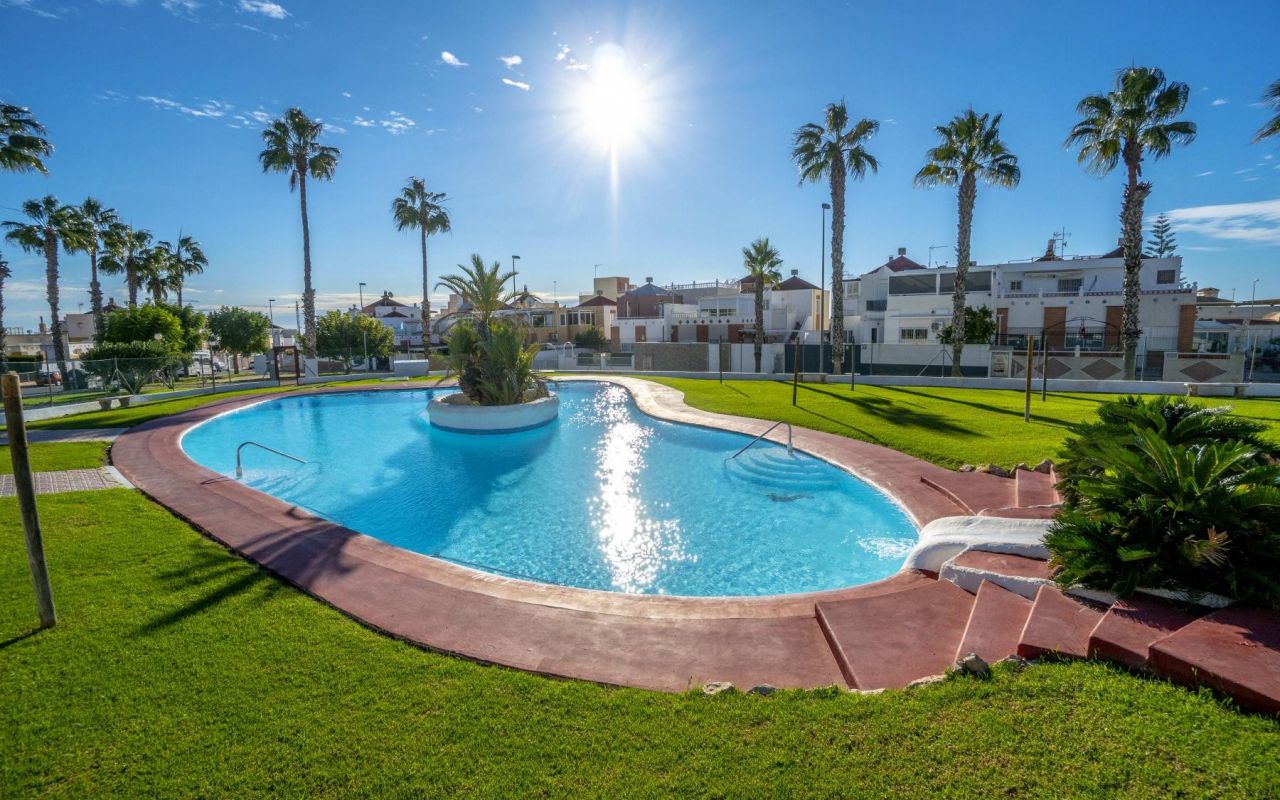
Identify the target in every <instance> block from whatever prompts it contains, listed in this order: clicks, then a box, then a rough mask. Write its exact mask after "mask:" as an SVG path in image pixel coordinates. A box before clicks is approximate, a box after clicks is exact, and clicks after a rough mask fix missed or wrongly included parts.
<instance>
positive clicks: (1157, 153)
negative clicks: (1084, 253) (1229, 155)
mask: <svg viewBox="0 0 1280 800" xmlns="http://www.w3.org/2000/svg"><path fill="white" fill-rule="evenodd" d="M1190 91H1191V90H1190V89H1189V88H1188V87H1187V85H1186V84H1185V83H1179V82H1177V81H1174V82H1172V83H1171V82H1169V81H1168V80H1167V79H1166V78H1165V76H1164V72H1163V71H1162V70H1159V69H1156V68H1154V67H1128V68H1126V69H1122V70H1120V71H1119V72H1118V73H1117V74H1116V83H1115V87H1114V88H1113V89H1112V90H1111V91H1109V92H1107V93H1106V94H1095V95H1089V96H1088V97H1086V98H1084V99H1083V100H1081V101H1080V103H1079V104H1078V105H1077V106H1076V113H1078V114H1079V115H1080V121H1079V122H1077V123H1076V124H1075V127H1073V128H1072V129H1071V133H1070V134H1068V136H1067V141H1066V146H1067V147H1068V148H1073V147H1075V148H1079V151H1078V153H1077V160H1078V161H1079V162H1080V163H1081V164H1083V165H1085V168H1086V169H1087V170H1088V171H1090V172H1092V173H1094V174H1096V175H1106V174H1108V173H1109V172H1111V171H1112V170H1113V169H1115V168H1116V167H1117V166H1118V165H1119V164H1120V163H1121V162H1123V163H1124V167H1125V171H1126V173H1127V175H1128V180H1127V181H1126V183H1125V189H1124V201H1123V203H1122V205H1121V210H1120V231H1121V238H1120V243H1121V248H1122V249H1123V252H1124V314H1123V316H1122V318H1121V323H1120V328H1121V330H1120V337H1121V340H1122V342H1123V343H1124V377H1125V379H1126V380H1133V378H1134V376H1135V374H1136V372H1137V353H1138V338H1139V337H1140V336H1141V335H1142V329H1141V328H1140V327H1139V326H1138V322H1139V321H1138V301H1139V292H1140V284H1139V282H1138V276H1139V272H1140V271H1141V269H1142V210H1143V206H1144V204H1145V203H1146V200H1147V195H1149V194H1150V193H1151V184H1150V183H1149V182H1147V181H1143V180H1141V178H1142V161H1143V158H1144V157H1145V156H1147V155H1150V156H1151V157H1152V158H1154V159H1160V158H1164V157H1165V156H1167V155H1169V153H1171V152H1173V148H1174V146H1175V145H1180V144H1190V143H1191V142H1192V141H1193V140H1194V139H1195V138H1196V124H1195V123H1194V122H1189V121H1187V120H1182V119H1177V117H1178V116H1179V115H1181V114H1182V112H1183V111H1184V110H1185V109H1186V107H1187V97H1188V96H1189V95H1190Z"/></svg>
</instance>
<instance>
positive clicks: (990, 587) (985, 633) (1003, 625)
mask: <svg viewBox="0 0 1280 800" xmlns="http://www.w3.org/2000/svg"><path fill="white" fill-rule="evenodd" d="M1031 605H1032V604H1031V601H1030V600H1028V599H1027V598H1025V597H1022V596H1021V595H1017V594H1014V593H1013V592H1010V591H1008V590H1007V589H1001V588H1000V587H999V586H997V585H996V584H994V583H992V582H990V581H983V582H982V585H981V586H979V587H978V594H977V596H976V597H975V598H974V601H973V608H972V609H971V610H970V612H969V622H968V624H967V625H965V629H964V635H963V636H962V637H961V639H960V646H959V647H958V648H956V660H957V661H958V660H960V659H961V658H964V657H965V656H966V655H968V654H969V653H976V654H977V655H978V656H980V657H981V658H982V660H983V661H986V662H987V663H988V664H990V663H993V662H996V661H999V660H1000V659H1002V658H1008V657H1009V656H1011V655H1014V654H1015V653H1016V652H1017V651H1018V639H1019V638H1020V637H1021V636H1022V629H1023V627H1025V626H1026V624H1027V615H1028V614H1030V613H1031Z"/></svg>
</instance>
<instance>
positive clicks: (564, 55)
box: [556, 44, 572, 61]
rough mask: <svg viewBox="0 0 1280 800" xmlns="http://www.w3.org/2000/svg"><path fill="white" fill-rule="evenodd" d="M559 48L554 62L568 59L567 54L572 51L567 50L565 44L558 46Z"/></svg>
mask: <svg viewBox="0 0 1280 800" xmlns="http://www.w3.org/2000/svg"><path fill="white" fill-rule="evenodd" d="M559 48H560V49H559V51H557V52H556V61H564V60H565V59H566V58H568V57H569V53H571V52H572V51H571V50H570V49H569V45H567V44H562V45H559Z"/></svg>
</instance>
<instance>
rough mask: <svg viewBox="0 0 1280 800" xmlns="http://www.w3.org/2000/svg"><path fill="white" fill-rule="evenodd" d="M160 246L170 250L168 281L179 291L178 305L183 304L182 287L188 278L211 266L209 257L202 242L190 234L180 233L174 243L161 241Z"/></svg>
mask: <svg viewBox="0 0 1280 800" xmlns="http://www.w3.org/2000/svg"><path fill="white" fill-rule="evenodd" d="M160 247H163V248H164V249H165V250H168V251H169V259H168V271H169V279H168V281H167V283H168V285H169V286H170V287H172V288H173V289H174V290H175V291H176V292H177V293H178V305H182V287H183V285H184V284H186V282H187V278H189V277H191V276H192V275H200V274H202V273H203V272H204V268H205V267H207V266H209V259H207V258H205V255H204V250H202V249H201V247H200V243H199V242H197V241H196V240H195V239H193V238H192V237H190V236H181V235H179V236H178V239H177V241H175V242H174V243H173V244H170V243H169V242H160Z"/></svg>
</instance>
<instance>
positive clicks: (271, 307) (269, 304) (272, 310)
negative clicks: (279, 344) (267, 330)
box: [267, 297, 276, 347]
mask: <svg viewBox="0 0 1280 800" xmlns="http://www.w3.org/2000/svg"><path fill="white" fill-rule="evenodd" d="M275 301H276V299H275V298H274V297H272V298H271V299H269V300H267V316H268V317H270V318H271V327H272V328H274V327H275V326H276V309H275V306H274V305H273V303H275ZM271 338H272V340H273V341H272V342H271V346H272V347H275V344H276V343H275V341H274V339H275V334H274V333H272V335H271Z"/></svg>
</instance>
